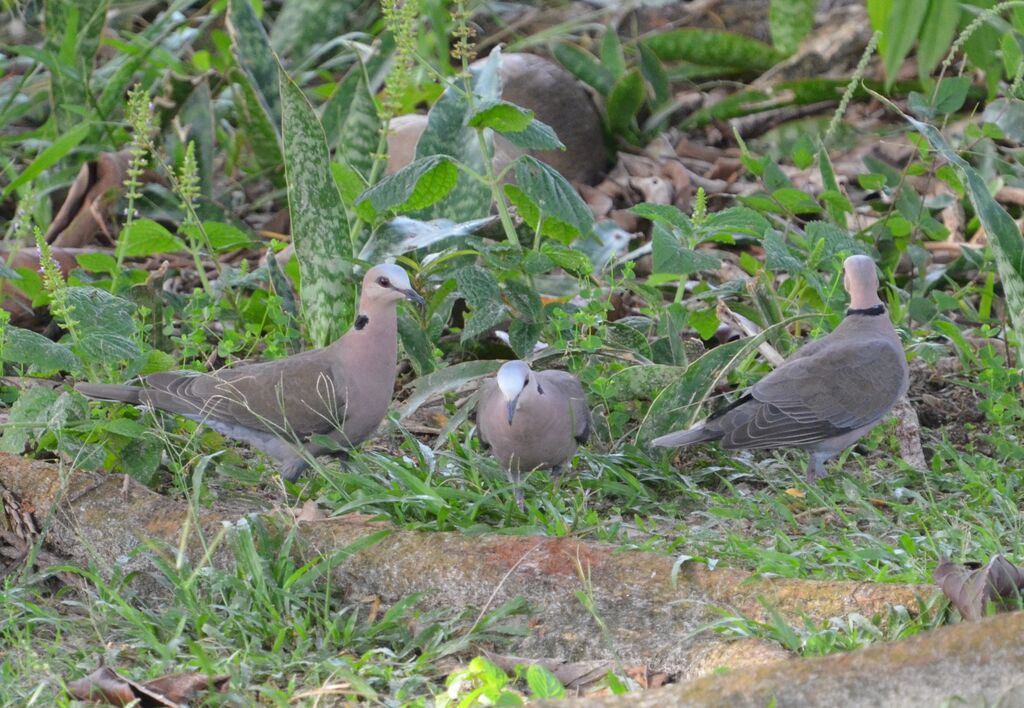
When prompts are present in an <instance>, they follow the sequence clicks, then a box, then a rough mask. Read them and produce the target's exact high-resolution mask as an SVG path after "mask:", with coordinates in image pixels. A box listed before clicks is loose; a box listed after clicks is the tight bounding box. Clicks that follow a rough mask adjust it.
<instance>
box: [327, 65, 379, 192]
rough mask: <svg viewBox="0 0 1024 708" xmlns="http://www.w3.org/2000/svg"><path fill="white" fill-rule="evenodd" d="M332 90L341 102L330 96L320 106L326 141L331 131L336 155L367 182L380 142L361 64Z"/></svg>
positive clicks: (371, 97)
mask: <svg viewBox="0 0 1024 708" xmlns="http://www.w3.org/2000/svg"><path fill="white" fill-rule="evenodd" d="M335 93H338V94H342V97H343V101H342V100H333V97H332V100H331V101H328V103H327V104H326V105H325V106H324V120H325V125H324V129H325V130H326V131H327V136H328V137H327V139H328V143H329V144H330V142H331V135H332V133H333V135H334V136H335V137H336V140H337V152H336V153H335V156H336V158H337V159H338V160H339V161H340V162H343V163H344V164H346V165H348V166H349V167H350V168H352V169H353V170H355V171H356V172H357V173H358V174H359V176H360V177H362V178H363V183H364V184H367V183H369V178H370V168H371V167H372V166H373V158H374V153H376V152H377V148H378V145H379V143H380V115H379V114H378V113H377V103H376V101H374V100H373V96H372V95H370V89H369V87H368V85H367V82H366V74H365V73H364V72H363V71H362V67H357V69H356V71H354V72H353V73H352V75H351V76H350V77H349V78H348V79H346V81H345V83H344V84H343V85H342V86H341V87H339V89H338V91H336V92H335ZM328 116H330V117H331V120H332V128H331V129H329V130H328V128H327V125H326V120H327V117H328Z"/></svg>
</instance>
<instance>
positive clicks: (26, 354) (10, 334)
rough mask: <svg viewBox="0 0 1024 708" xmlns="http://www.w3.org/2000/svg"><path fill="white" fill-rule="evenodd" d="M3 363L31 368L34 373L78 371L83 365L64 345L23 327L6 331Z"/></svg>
mask: <svg viewBox="0 0 1024 708" xmlns="http://www.w3.org/2000/svg"><path fill="white" fill-rule="evenodd" d="M3 336H4V342H3V348H0V353H2V355H3V361H5V362H10V363H12V364H22V365H25V366H30V367H31V370H32V371H37V372H53V371H77V370H78V369H79V368H80V367H81V365H82V363H81V362H80V361H79V360H78V357H77V356H75V353H74V352H72V351H71V350H70V349H68V348H67V347H66V346H64V345H63V344H59V343H58V342H54V341H52V340H50V339H47V338H46V337H44V336H43V335H41V334H38V333H36V332H33V331H32V330H28V329H22V328H21V327H10V326H8V327H7V328H6V330H5V331H4V335H3Z"/></svg>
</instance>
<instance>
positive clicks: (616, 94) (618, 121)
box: [606, 69, 647, 133]
mask: <svg viewBox="0 0 1024 708" xmlns="http://www.w3.org/2000/svg"><path fill="white" fill-rule="evenodd" d="M646 98H647V96H646V92H645V91H644V79H643V77H642V76H641V75H640V72H639V71H638V70H636V69H634V70H633V71H631V72H629V73H628V74H625V75H624V76H623V77H622V78H621V79H619V80H618V81H616V82H615V86H614V87H613V88H612V92H611V94H610V95H609V96H608V102H607V104H606V110H607V113H608V125H609V127H610V128H611V131H612V133H621V132H622V131H624V130H626V129H627V128H629V127H630V126H631V125H632V124H633V121H634V120H635V118H636V114H637V112H638V111H639V110H640V107H641V106H643V105H644V100H645V99H646Z"/></svg>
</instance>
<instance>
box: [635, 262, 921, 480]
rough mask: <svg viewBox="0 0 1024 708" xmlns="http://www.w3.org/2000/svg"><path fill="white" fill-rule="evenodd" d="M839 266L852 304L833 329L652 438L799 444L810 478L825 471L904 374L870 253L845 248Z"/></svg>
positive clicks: (737, 445) (744, 445)
mask: <svg viewBox="0 0 1024 708" xmlns="http://www.w3.org/2000/svg"><path fill="white" fill-rule="evenodd" d="M843 266H844V270H845V275H844V280H843V283H844V285H845V287H846V291H847V292H848V293H849V294H850V308H849V309H848V310H847V311H846V317H845V318H844V319H843V321H842V322H841V323H840V324H839V326H838V327H836V329H835V330H834V331H833V332H832V333H831V334H829V335H827V336H825V337H822V338H821V339H817V340H815V341H813V342H809V343H808V344H805V345H804V346H803V347H801V348H800V349H798V350H797V351H796V352H795V353H794V354H793V355H792V356H791V357H790V358H789V359H787V360H786V361H785V362H784V363H783V364H782V365H781V366H779V367H778V368H777V369H775V371H773V372H771V373H770V374H768V375H767V376H765V377H764V378H763V379H761V380H760V381H758V382H757V383H756V384H754V385H753V386H752V387H751V388H750V389H749V390H748V391H747V392H746V393H745V394H744V395H743V396H741V397H740V398H738V399H737V400H736V401H734V402H733V403H732V404H731V405H730V406H728V407H726V408H725V409H723V410H721V411H718V412H717V413H715V414H714V415H712V416H711V417H710V418H708V419H707V420H705V421H704V422H703V423H699V424H698V425H696V426H694V427H692V428H690V429H689V430H682V431H678V432H675V433H670V434H668V435H664V436H662V437H660V438H656V439H655V440H654V441H653V443H652V444H653V445H655V446H657V447H681V446H684V445H692V444H694V443H699V442H708V441H714V440H717V441H718V442H719V444H720V445H721V446H722V447H723V448H725V449H726V450H745V449H760V448H777V447H795V448H801V449H804V450H807V451H808V452H809V453H810V460H809V461H808V464H807V480H808V482H813V481H815V480H817V479H820V478H822V477H824V476H825V474H826V471H825V462H826V461H828V460H829V459H830V458H832V457H834V456H835V455H837V454H839V453H840V452H842V451H843V450H845V449H846V448H848V447H850V446H851V445H853V444H854V443H855V442H856V441H857V440H859V439H860V438H861V437H863V436H864V435H865V434H866V433H867V432H868V431H870V430H871V429H872V428H873V427H875V426H876V425H877V424H878V423H879V422H880V421H881V420H882V419H883V418H884V417H885V415H886V414H887V413H888V412H889V411H890V410H891V409H892V407H893V406H894V405H895V404H896V402H897V401H898V400H899V399H900V397H901V396H903V394H904V393H906V390H907V384H908V381H909V379H908V368H907V358H906V355H905V354H904V351H903V345H902V344H901V343H900V338H899V335H898V334H897V333H896V329H895V328H894V327H893V325H892V322H891V321H890V319H889V316H888V313H887V311H886V308H885V305H883V304H882V301H881V300H880V299H879V297H878V292H877V291H878V276H877V275H876V273H875V263H874V261H872V260H871V259H870V258H869V257H867V256H859V255H858V256H850V257H849V258H847V259H846V261H845V262H844V264H843Z"/></svg>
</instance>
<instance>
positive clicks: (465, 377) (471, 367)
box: [398, 359, 505, 419]
mask: <svg viewBox="0 0 1024 708" xmlns="http://www.w3.org/2000/svg"><path fill="white" fill-rule="evenodd" d="M504 363H505V362H503V361H494V360H489V359H483V360H479V361H464V362H462V363H461V364H455V365H454V366H448V367H445V368H443V369H439V370H437V371H435V372H434V373H432V374H429V375H427V376H424V377H422V378H419V379H417V380H416V390H415V391H413V393H412V395H411V396H409V398H408V400H406V402H405V403H404V404H403V405H402V407H401V408H400V409H399V411H398V415H399V418H403V419H404V418H408V417H409V416H410V415H412V414H413V413H415V412H416V410H417V409H419V407H420V406H422V405H423V404H424V403H426V402H427V401H429V400H430V399H431V398H433V397H434V396H439V395H441V394H442V393H447V392H448V391H454V390H456V389H458V388H460V387H461V386H464V385H465V384H467V383H469V382H470V381H473V380H474V379H479V378H483V377H484V376H489V375H490V374H493V373H494V372H495V371H497V370H498V369H499V368H501V365H502V364H504Z"/></svg>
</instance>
